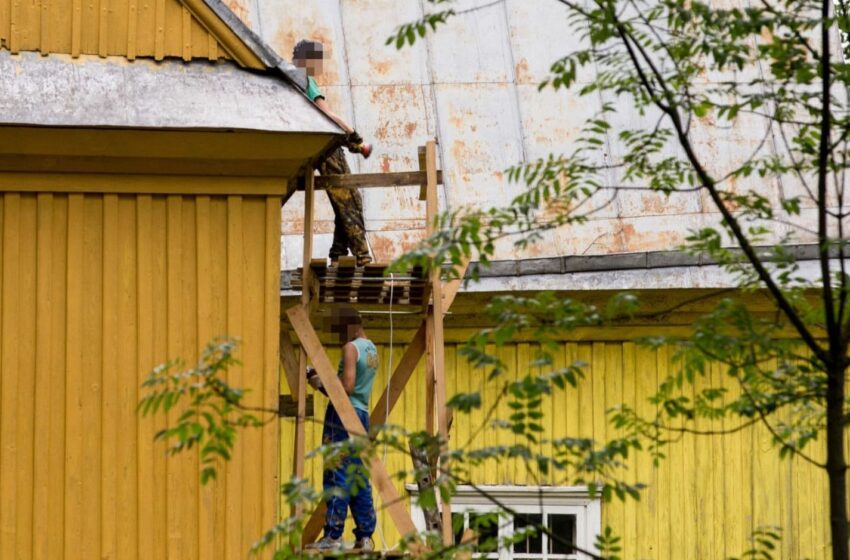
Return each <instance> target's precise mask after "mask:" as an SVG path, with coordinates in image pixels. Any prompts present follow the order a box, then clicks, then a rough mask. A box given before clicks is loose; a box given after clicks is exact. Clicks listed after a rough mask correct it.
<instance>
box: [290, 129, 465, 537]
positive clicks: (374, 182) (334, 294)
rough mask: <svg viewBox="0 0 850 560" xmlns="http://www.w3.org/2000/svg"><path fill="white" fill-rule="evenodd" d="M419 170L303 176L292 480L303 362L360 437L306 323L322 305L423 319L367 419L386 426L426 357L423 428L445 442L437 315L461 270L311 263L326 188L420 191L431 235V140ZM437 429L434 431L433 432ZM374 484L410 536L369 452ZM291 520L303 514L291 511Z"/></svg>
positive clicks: (313, 533)
mask: <svg viewBox="0 0 850 560" xmlns="http://www.w3.org/2000/svg"><path fill="white" fill-rule="evenodd" d="M419 167H420V169H419V171H418V172H403V173H376V174H359V175H336V176H319V177H315V176H314V173H313V171H312V170H308V173H307V174H306V181H305V187H304V194H305V199H304V255H303V265H302V267H301V269H300V275H296V278H295V279H294V282H293V284H294V285H295V286H298V285H300V287H301V303H300V305H295V306H293V307H291V308H289V309H287V310H286V316H287V318H288V320H289V324H290V325H291V327H292V330H293V331H294V333H295V335H296V337H297V341H298V343H299V345H300V348H301V352H300V353H299V352H297V350H296V348H295V345H294V344H293V342H292V340H291V339H290V333H289V330H288V328H287V325H286V322H285V321H281V361H282V364H283V367H284V371H285V375H286V378H287V381H288V383H289V387H290V390H291V391H292V395H293V399H294V401H295V408H296V411H295V416H296V428H295V440H294V461H293V466H292V473H293V476H296V477H298V478H303V476H304V455H305V433H304V428H305V425H304V422H305V416H306V411H307V394H306V387H307V378H306V369H307V363H308V361H309V362H311V363H312V365H313V367H314V368H315V369H316V372H317V373H318V375H319V377H320V379H321V380H322V384H323V385H324V387H325V390H326V391H327V394H328V398H329V399H330V402H331V404H333V406H334V408H335V409H336V411H337V412H338V414H339V417H340V419H341V420H342V423H343V426H344V427H345V429H346V430H347V431H348V432H349V434H352V435H365V432H364V429H363V425H362V424H361V423H360V420H359V419H358V418H357V414H356V413H355V411H354V408H353V406H352V405H351V401H350V400H349V398H348V395H347V394H346V393H345V390H344V389H343V386H342V383H341V382H340V380H339V379H338V378H337V370H336V368H335V367H334V366H333V364H332V363H331V361H330V359H329V358H328V355H327V353H326V351H325V348H324V346H323V345H322V343H321V341H320V339H319V336H318V334H317V332H316V330H315V328H314V327H313V324H312V322H311V318H310V317H311V312H313V311H317V310H318V309H320V308H321V307H323V306H328V305H334V304H341V303H342V304H348V305H351V306H354V307H363V306H369V307H374V306H390V305H392V309H400V308H404V309H406V311H407V312H408V313H409V312H410V310H411V309H413V310H414V311H416V312H418V313H421V317H422V322H421V324H420V326H419V328H418V329H417V331H416V333H415V335H414V336H413V339H412V340H411V341H410V343H409V344H408V345H407V347H406V348H405V351H404V354H403V355H402V357H401V360H400V361H399V363H398V365H397V366H396V368H395V370H394V371H393V373H392V375H391V377H390V379H389V380H388V382H387V384H388V386H387V387H386V388H385V389H384V390H383V391H381V398H380V399H379V400H378V402H377V403H376V404H375V406H374V408H373V409H372V412H371V415H370V425H371V426H378V425H381V424H383V423H384V422H385V421H386V417H387V414H388V412H389V411H392V409H393V407H394V406H395V404H396V403H397V402H398V400H399V398H400V396H401V394H402V392H403V391H404V389H405V387H406V385H407V382H408V380H409V379H410V378H411V376H412V375H413V372H414V370H415V369H416V366H417V364H418V363H419V360H420V359H422V357H423V356H424V358H425V373H426V386H425V409H426V418H425V425H426V430H427V431H428V433H430V434H438V435H439V436H440V439H441V440H442V441H443V442H448V430H449V421H450V419H449V411H448V409H447V406H446V398H447V395H446V377H445V368H444V362H445V360H444V355H443V352H444V345H443V343H444V338H443V315H444V313H446V311H447V310H448V309H449V307H450V306H451V304H452V301H453V300H454V298H455V295H456V294H457V291H458V289H459V287H460V278H462V277H463V272H464V271H463V270H460V271H458V272H459V274H458V278H457V279H454V280H451V281H449V282H447V283H446V284H443V283H442V281H441V279H440V271H439V270H434V271H432V272H430V273H428V274H425V273H424V272H423V271H422V270H421V269H413V270H410V271H408V272H407V273H405V274H401V275H399V274H395V275H393V277H389V276H386V275H385V274H384V272H385V270H386V265H384V264H374V265H367V266H365V267H356V266H355V263H354V259H353V257H343V258H341V259H340V260H339V264H338V265H337V266H335V267H328V266H327V263H326V261H325V259H316V260H314V259H313V258H312V257H313V205H314V196H315V191H316V190H320V189H323V188H328V187H337V188H340V187H341V188H352V189H356V188H361V187H394V186H404V185H420V193H419V198H420V200H423V201H424V202H425V215H426V220H427V228H428V229H427V231H428V233H429V234H430V233H432V232H433V228H434V223H435V218H436V216H437V211H438V200H437V185H438V184H440V183H441V182H442V174H441V173H440V172H439V171H438V170H437V155H436V141H434V140H431V141H429V142H427V143H426V145H425V146H423V147H420V148H419ZM435 428H436V430H435ZM368 466H369V472H370V474H371V478H372V482H373V484H374V486H375V488H376V490H377V493H378V496H379V499H380V502H381V503H382V504H383V507H384V508H385V509H386V510H387V512H388V513H389V516H390V518H391V519H392V521H393V523H394V524H395V526H396V528H397V529H398V531H399V533H400V534H401V535H403V536H406V535H415V534H416V528H415V526H414V524H413V520H412V518H411V515H410V512H408V511H407V509H406V508H405V507H404V502H403V500H402V499H401V497H400V496H399V494H398V491H397V490H396V487H395V486H394V485H393V483H392V481H391V479H390V474H389V473H388V472H387V469H386V466H385V465H384V463H383V462H382V461H381V459H380V458H379V457H378V456H377V454H373V455H372V457H371V458H370V459H369V460H368ZM441 506H442V507H441V513H440V515H441V519H442V536H443V541H444V542H445V544H451V543H452V540H453V534H452V523H451V504H450V503H449V502H448V500H446V501H443V503H442V504H441ZM292 513H293V515H300V514H301V513H302V512H301V511H299V510H297V509H296V510H295V511H293V512H292ZM324 517H325V508H324V505H321V506H320V507H318V508H317V509H316V510H315V511H313V513H312V515H311V516H310V518H309V521H308V522H307V525H306V528H305V531H304V534H303V538H302V544H307V543H310V542H314V541H315V540H316V538H317V537H318V536H319V533H320V532H321V529H322V527H323V525H324Z"/></svg>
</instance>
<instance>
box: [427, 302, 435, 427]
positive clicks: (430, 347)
mask: <svg viewBox="0 0 850 560" xmlns="http://www.w3.org/2000/svg"><path fill="white" fill-rule="evenodd" d="M436 383H437V380H436V376H435V374H434V316H433V314H432V313H431V312H430V311H429V312H428V315H427V316H426V317H425V433H427V434H428V435H429V436H433V435H435V434H436V433H437V430H436V426H435V425H434V422H435V420H436V418H435V416H434V413H435V402H436V395H435V391H436Z"/></svg>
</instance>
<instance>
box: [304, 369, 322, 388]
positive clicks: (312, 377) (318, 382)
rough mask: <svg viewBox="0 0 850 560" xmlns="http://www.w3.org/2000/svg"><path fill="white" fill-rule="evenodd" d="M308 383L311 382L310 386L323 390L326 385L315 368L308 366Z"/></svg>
mask: <svg viewBox="0 0 850 560" xmlns="http://www.w3.org/2000/svg"><path fill="white" fill-rule="evenodd" d="M307 383H309V384H310V387H312V388H313V389H315V390H317V391H322V390H323V389H324V386H323V385H322V378H321V377H319V374H318V373H316V370H315V369H314V368H311V367H308V368H307Z"/></svg>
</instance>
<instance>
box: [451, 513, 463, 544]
mask: <svg viewBox="0 0 850 560" xmlns="http://www.w3.org/2000/svg"><path fill="white" fill-rule="evenodd" d="M464 529H465V527H464V526H463V514H462V513H453V514H452V532H453V533H454V534H455V544H460V540H461V539H462V538H463V531H464Z"/></svg>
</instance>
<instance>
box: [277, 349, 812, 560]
mask: <svg viewBox="0 0 850 560" xmlns="http://www.w3.org/2000/svg"><path fill="white" fill-rule="evenodd" d="M536 350H537V348H535V346H534V344H531V343H525V342H522V343H518V344H516V345H514V346H509V347H506V348H505V349H503V350H501V351H500V357H501V358H502V359H503V360H504V361H505V362H506V363H507V364H509V367H510V371H509V372H508V373H507V378H508V379H513V378H516V376H517V375H520V374H521V370H522V368H523V366H524V365H525V364H527V363H529V358H530V357H532V356H534V352H535V351H536ZM394 354H395V356H396V360H397V359H398V357H399V355H400V352H399V348H398V347H396V349H395V352H394ZM330 355H331V358H332V359H338V352H333V351H332V352H330ZM387 355H388V350H387V349H386V348H385V347H383V348H381V359H382V360H386V359H387ZM554 358H555V366H556V367H558V366H562V365H565V364H567V363H572V362H573V361H575V360H582V361H585V362H587V363H588V364H589V366H588V367H587V368H586V377H584V378H583V379H581V380H580V381H579V384H578V388H577V389H572V388H571V389H568V390H567V391H566V393H561V394H558V395H555V396H553V397H552V398H549V399H547V400H546V401H544V402H545V404H544V407H546V412H547V414H546V417H545V419H544V426H545V427H546V429H547V430H548V432H549V435H550V436H552V437H556V438H557V437H564V436H567V435H572V436H575V435H580V436H587V437H594V438H598V439H602V438H606V437H608V438H610V437H614V436H615V435H616V433H617V432H616V430H615V429H614V428H612V427H611V426H609V425H608V424H607V422H606V419H605V411H606V410H607V409H609V408H610V407H612V406H614V405H616V404H618V403H619V402H626V403H627V404H630V405H631V406H634V407H636V408H637V410H638V411H639V412H641V413H642V414H644V415H650V414H652V413H653V412H654V407H653V405H652V404H651V403H649V402H647V400H646V398H645V397H647V396H648V395H651V394H652V393H654V392H655V391H656V389H657V387H658V383H659V382H660V381H661V380H663V379H664V378H665V377H666V376H667V375H668V373H670V372H672V371H673V367H674V366H675V364H674V363H673V361H672V356H671V352H670V351H669V349H667V348H661V349H659V350H657V351H655V350H648V349H646V348H642V347H640V346H637V345H635V344H634V343H631V342H609V341H605V342H603V341H598V342H593V341H592V338H591V341H582V342H564V343H563V346H562V349H561V350H560V351H558V352H556V353H555V356H554ZM385 366H386V362H382V368H381V371H380V372H379V375H378V379H377V380H376V382H375V394H373V395H372V402H375V401H376V400H377V398H378V392H379V391H381V390H382V389H383V388H384V387H385V385H384V383H385V379H386V372H385V369H386V367H385ZM446 368H447V375H448V379H449V380H450V382H449V385H450V388H452V389H455V390H461V391H469V390H475V389H476V388H478V389H480V388H482V387H483V391H482V396H483V403H482V407H481V409H480V410H476V411H473V412H472V414H471V415H470V416H467V415H456V416H455V420H454V425H453V427H452V432H451V438H452V444H453V445H462V444H464V443H466V442H467V441H469V439H470V437H472V438H475V440H476V444H475V445H476V447H480V446H481V445H494V444H509V443H511V442H512V441H513V436H512V435H509V434H508V433H507V432H506V431H500V430H496V429H492V428H491V429H483V430H482V431H479V430H481V428H482V426H483V424H484V411H486V410H488V409H489V408H490V406H491V405H492V404H493V402H494V399H495V398H496V390H495V388H494V387H493V386H492V385H488V384H486V383H485V380H484V372H482V371H481V370H475V369H473V368H470V367H469V365H468V364H467V363H466V361H465V360H464V359H463V357H461V356H458V355H457V349H456V345H453V344H449V345H447V348H446ZM423 383H424V375H423V372H422V369H421V367H420V369H419V371H417V373H416V375H414V376H413V377H412V378H411V380H410V382H409V385H408V389H407V391H406V393H405V395H404V397H403V398H402V399H401V400H400V401H399V403H398V405H397V407H396V409H395V410H394V411H393V413H392V414H391V415H390V422H391V423H393V424H399V425H404V426H406V427H407V428H408V429H422V428H423V426H424V417H423V413H422V402H420V401H421V400H422V395H423V394H424V392H423V391H422V390H421V389H420V388H421V387H422V386H423ZM708 383H712V384H714V385H715V386H716V385H725V386H727V387H728V388H729V389H730V391H734V390H735V387H734V386H733V385H732V382H730V380H729V379H728V378H727V376H726V375H725V374H724V372H723V371H722V370H721V368H720V367H717V366H715V367H714V368H713V369H712V371H711V378H710V379H703V380H699V381H698V383H697V388H696V390H699V389H700V388H702V387H705V386H708ZM315 400H316V407H315V409H316V412H315V417H314V422H308V424H307V438H308V439H307V447H308V449H310V448H315V447H316V446H317V445H318V444H319V443H320V437H321V420H322V418H323V414H324V410H325V406H326V402H327V400H326V399H324V398H322V397H321V396H317V397H315ZM504 413H505V411H504V410H500V414H502V415H504ZM735 424H736V423H735V421H733V420H729V421H726V422H725V423H724V421H723V420H712V421H708V420H701V421H700V426H699V427H700V428H701V429H706V430H708V429H720V428H723V427H725V428H727V429H728V428H731V427H732V426H733V425H735ZM291 425H292V422H291V420H286V421H284V422H283V429H282V448H281V457H282V465H283V472H284V475H288V473H289V472H290V466H291V451H292V439H291V438H292V428H291ZM543 451H544V452H547V453H549V452H551V446H549V445H545V444H544V445H543ZM813 452H816V453H822V450H813ZM379 453H383V450H379ZM388 457H389V465H388V466H389V470H390V472H394V471H395V472H398V470H400V469H402V468H404V469H409V468H410V465H409V464H408V463H407V461H408V460H409V459H407V458H406V457H402V456H400V455H398V454H393V453H392V452H390V453H388ZM306 472H307V475H308V476H311V477H312V480H313V481H315V482H316V483H317V484H319V483H320V481H321V465H320V462H319V460H318V459H312V460H308V463H307V469H306ZM624 476H625V477H626V479H628V480H631V481H641V482H644V483H646V484H648V485H649V489H648V490H647V491H646V492H645V493H644V494H643V495H642V497H641V500H640V501H639V502H634V501H631V500H630V501H627V502H625V503H623V502H619V501H615V502H613V503H609V504H603V506H602V513H603V518H602V524H603V526H604V525H611V526H612V527H613V528H614V530H615V531H616V532H617V533H618V534H619V535H620V536H621V537H622V538H623V546H624V551H623V555H622V556H623V557H625V558H654V559H658V560H666V559H669V560H683V559H695V560H696V559H699V560H701V559H703V558H726V557H728V556H732V555H740V554H741V552H743V551H744V550H745V549H746V548H747V547H748V539H749V535H750V532H751V531H752V530H753V528H755V527H758V526H760V525H778V526H782V527H783V530H784V532H785V538H784V539H783V541H782V550H781V554H778V555H777V557H781V558H813V559H818V558H827V556H828V555H827V550H826V543H827V542H828V533H827V531H828V525H827V523H826V508H825V506H824V505H823V504H824V502H823V500H822V499H819V497H820V496H825V495H826V493H825V491H826V488H825V485H826V478H825V476H824V475H823V473H822V471H819V470H816V469H814V468H813V467H812V466H811V465H809V464H808V463H806V462H804V461H802V460H799V459H795V460H793V461H780V460H779V458H778V454H777V452H776V450H775V449H773V448H772V447H771V446H770V436H769V433H768V432H767V431H766V429H764V428H763V427H760V426H756V427H753V428H750V429H746V430H742V431H739V432H737V433H734V434H732V435H727V436H722V437H721V436H711V437H703V436H701V437H696V436H685V437H683V438H682V439H681V441H680V442H679V443H677V444H674V445H672V446H671V447H670V448H669V449H668V458H667V459H666V460H664V461H662V463H661V465H660V467H658V468H656V467H654V466H653V464H652V460H651V459H650V458H649V456H648V455H646V454H638V455H636V456H633V457H630V459H629V460H628V469H627V470H626V471H625V472H624ZM473 479H474V482H475V483H477V484H536V483H537V480H539V478H538V473H537V472H536V470H535V469H526V467H525V465H523V464H521V463H519V462H514V463H511V462H509V461H498V462H493V463H490V464H488V465H487V466H484V467H480V468H475V469H473ZM544 482H551V477H550V478H549V480H547V481H544ZM399 490H402V485H401V484H399ZM379 521H380V523H381V530H380V531H378V533H377V534H376V539H375V540H376V543H377V544H378V545H379V546H381V545H382V542H381V538H382V537H384V538H386V540H387V541H389V543H390V544H394V541H395V540H396V539H397V534H396V532H395V530H394V529H393V527H392V523H391V522H390V521H389V519H388V518H387V516H385V515H383V514H379ZM349 524H350V520H349ZM349 530H350V528H348V529H347V531H349Z"/></svg>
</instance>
